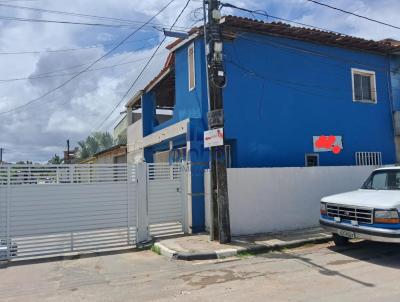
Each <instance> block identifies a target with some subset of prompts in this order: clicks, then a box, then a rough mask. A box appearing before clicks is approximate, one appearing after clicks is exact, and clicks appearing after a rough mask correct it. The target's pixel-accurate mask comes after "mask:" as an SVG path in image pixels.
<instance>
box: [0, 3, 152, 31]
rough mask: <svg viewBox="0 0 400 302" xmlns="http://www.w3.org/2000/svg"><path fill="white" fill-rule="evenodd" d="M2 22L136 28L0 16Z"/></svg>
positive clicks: (129, 25)
mask: <svg viewBox="0 0 400 302" xmlns="http://www.w3.org/2000/svg"><path fill="white" fill-rule="evenodd" d="M0 5H1V4H0ZM0 20H6V21H20V22H34V23H56V24H68V25H86V26H101V27H114V28H122V27H133V26H134V25H133V24H106V23H88V22H74V21H63V20H48V19H32V18H19V17H7V16H0ZM146 26H151V27H153V25H146Z"/></svg>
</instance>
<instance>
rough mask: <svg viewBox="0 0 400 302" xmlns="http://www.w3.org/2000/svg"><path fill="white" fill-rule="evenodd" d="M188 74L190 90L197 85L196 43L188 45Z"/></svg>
mask: <svg viewBox="0 0 400 302" xmlns="http://www.w3.org/2000/svg"><path fill="white" fill-rule="evenodd" d="M188 66H189V70H188V74H189V91H191V90H193V89H194V87H195V86H196V76H195V66H194V44H193V43H192V44H191V45H190V46H189V47H188Z"/></svg>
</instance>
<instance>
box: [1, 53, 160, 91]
mask: <svg viewBox="0 0 400 302" xmlns="http://www.w3.org/2000/svg"><path fill="white" fill-rule="evenodd" d="M163 54H165V52H163V53H159V54H157V55H163ZM149 58H150V57H144V58H140V59H137V60H131V61H126V62H123V63H117V64H113V65H107V66H103V67H99V68H93V69H89V70H86V71H85V73H88V72H93V71H99V70H105V69H111V68H115V67H120V66H125V65H128V64H133V63H137V62H141V61H144V60H146V59H149ZM75 74H76V72H70V73H58V74H57V73H56V74H48V75H46V74H42V75H36V76H32V77H25V78H13V79H5V80H1V79H0V85H1V84H3V83H9V82H16V81H24V80H25V81H26V80H37V79H47V78H56V77H64V76H69V75H75Z"/></svg>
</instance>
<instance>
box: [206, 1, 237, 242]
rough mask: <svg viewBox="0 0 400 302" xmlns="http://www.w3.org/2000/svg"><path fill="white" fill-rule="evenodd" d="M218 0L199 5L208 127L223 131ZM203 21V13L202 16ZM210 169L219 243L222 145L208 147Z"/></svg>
mask: <svg viewBox="0 0 400 302" xmlns="http://www.w3.org/2000/svg"><path fill="white" fill-rule="evenodd" d="M219 4H220V3H219V1H217V0H204V1H203V8H204V13H205V12H206V5H208V19H207V20H208V24H205V25H204V37H205V38H204V39H205V48H206V56H207V70H208V90H209V91H208V93H209V112H208V115H207V117H208V128H209V130H216V129H220V130H217V131H218V132H219V133H223V127H224V110H223V108H224V106H223V99H222V97H223V94H222V89H223V88H224V87H225V85H226V78H225V70H224V65H223V53H222V51H223V38H222V32H221V25H220V19H221V12H220V10H219ZM204 20H206V16H204ZM210 169H211V211H212V214H211V215H212V217H211V222H212V227H211V240H219V242H220V243H228V242H230V241H231V231H230V220H229V199H228V182H227V172H226V154H225V144H224V142H223V141H222V143H221V144H220V145H217V146H212V147H211V151H210Z"/></svg>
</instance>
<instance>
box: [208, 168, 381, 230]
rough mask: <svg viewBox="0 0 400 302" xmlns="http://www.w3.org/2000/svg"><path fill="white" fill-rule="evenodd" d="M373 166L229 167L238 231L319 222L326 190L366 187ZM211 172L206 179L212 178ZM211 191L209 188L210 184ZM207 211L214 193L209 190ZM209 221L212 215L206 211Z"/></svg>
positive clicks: (234, 224) (231, 203) (291, 227)
mask: <svg viewBox="0 0 400 302" xmlns="http://www.w3.org/2000/svg"><path fill="white" fill-rule="evenodd" d="M373 169H374V167H371V166H346V167H307V168H233V169H228V190H229V206H230V219H231V231H232V234H234V235H243V234H256V233H269V232H280V231H288V230H294V229H300V228H307V227H313V226H316V225H318V218H319V202H320V199H321V198H322V197H323V196H327V195H331V194H336V193H342V192H346V191H350V190H355V189H358V188H360V187H361V185H362V184H363V182H364V181H365V180H366V178H367V177H368V175H369V174H370V172H371V171H372V170H373ZM208 178H209V174H206V180H205V183H206V184H207V183H208V182H209V180H208ZM205 190H206V192H209V189H208V188H206V189H205ZM206 196H207V198H206V211H207V212H206V213H207V214H206V215H208V216H209V197H210V195H209V194H207V195H206ZM206 222H208V223H209V217H206Z"/></svg>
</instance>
